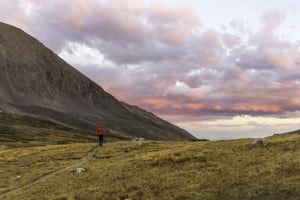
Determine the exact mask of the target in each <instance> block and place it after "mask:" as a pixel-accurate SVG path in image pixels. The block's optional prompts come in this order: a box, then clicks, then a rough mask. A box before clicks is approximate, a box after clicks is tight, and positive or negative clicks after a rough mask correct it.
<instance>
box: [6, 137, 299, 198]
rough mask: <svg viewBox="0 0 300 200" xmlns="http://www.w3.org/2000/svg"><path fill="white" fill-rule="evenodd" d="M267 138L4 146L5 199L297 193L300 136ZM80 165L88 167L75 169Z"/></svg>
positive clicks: (278, 195) (285, 195)
mask: <svg viewBox="0 0 300 200" xmlns="http://www.w3.org/2000/svg"><path fill="white" fill-rule="evenodd" d="M268 140H269V142H270V143H269V144H268V145H267V146H263V147H253V146H251V142H252V140H251V139H243V140H235V141H213V142H209V141H205V142H152V141H147V142H144V143H143V144H142V145H139V143H138V142H132V141H128V142H113V143H109V144H107V143H106V144H105V146H104V147H103V148H101V149H97V150H96V151H92V150H93V149H94V148H95V145H96V143H90V144H89V143H86V144H64V145H50V146H43V147H31V148H22V149H21V148H2V149H1V150H0V167H1V168H0V188H1V189H0V198H3V199H132V200H133V199H178V200H179V199H180V200H181V199H225V200H226V199H228V200H229V199H230V200H231V199H272V200H276V199H278V200H279V199H280V200H281V199H290V200H292V199H295V200H296V199H299V197H300V156H299V155H300V152H299V151H300V134H285V135H276V136H273V137H270V138H268ZM88 152H95V154H93V156H90V157H85V155H87V154H88ZM83 157H85V159H83V160H80V158H83ZM77 162H81V163H79V164H78V165H76V166H75V165H74V163H77ZM71 165H72V167H69V168H67V166H71ZM75 167H84V168H86V169H87V172H85V173H83V174H72V173H70V171H71V170H72V169H73V168H75ZM64 169H65V170H64ZM55 172H57V173H55ZM51 174H52V176H49V175H51ZM47 176H49V177H47ZM43 177H46V178H45V180H43ZM34 181H37V182H36V183H35V184H32V185H30V184H29V186H28V183H31V182H34ZM26 185H27V186H26ZM22 186H23V188H22ZM16 188H21V189H20V190H17V191H14V189H16ZM9 191H11V192H10V193H7V192H9ZM4 194H7V195H4Z"/></svg>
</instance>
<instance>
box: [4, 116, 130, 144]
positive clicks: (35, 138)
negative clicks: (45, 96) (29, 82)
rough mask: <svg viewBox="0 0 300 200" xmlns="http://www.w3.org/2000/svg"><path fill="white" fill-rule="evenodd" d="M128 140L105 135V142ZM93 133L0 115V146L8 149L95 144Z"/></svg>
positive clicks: (38, 120)
mask: <svg viewBox="0 0 300 200" xmlns="http://www.w3.org/2000/svg"><path fill="white" fill-rule="evenodd" d="M126 139H127V140H128V138H124V137H120V136H118V135H114V134H109V135H106V137H105V141H116V140H126ZM97 141H98V137H97V135H96V133H95V132H91V131H88V130H83V129H75V128H70V127H68V126H64V125H61V124H57V123H55V122H52V121H49V120H45V119H37V118H33V117H29V116H20V115H15V114H7V113H0V144H2V145H5V146H8V147H29V146H43V145H50V144H67V143H75V142H76V143H78V142H84V143H87V142H97Z"/></svg>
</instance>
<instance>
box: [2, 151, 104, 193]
mask: <svg viewBox="0 0 300 200" xmlns="http://www.w3.org/2000/svg"><path fill="white" fill-rule="evenodd" d="M98 150H99V146H97V147H94V148H93V150H92V151H90V152H88V153H87V155H86V156H84V157H83V158H81V159H80V161H78V162H77V163H74V164H72V165H69V166H67V167H64V168H62V169H59V170H57V171H54V172H52V173H50V174H47V175H45V176H43V177H41V178H39V179H37V180H35V181H32V182H29V183H27V184H26V185H23V186H21V187H19V188H16V189H13V190H9V191H7V192H4V193H2V194H0V199H2V198H3V197H5V196H7V195H10V194H13V193H15V192H19V191H21V190H23V189H25V188H28V187H31V186H32V185H35V184H37V183H40V182H42V181H45V180H46V179H48V178H51V177H53V176H55V175H57V174H59V173H61V172H63V171H65V170H69V169H72V168H74V167H76V166H78V165H81V164H83V163H85V162H87V161H88V160H90V159H91V158H92V157H93V156H94V155H95V154H96V153H97V151H98Z"/></svg>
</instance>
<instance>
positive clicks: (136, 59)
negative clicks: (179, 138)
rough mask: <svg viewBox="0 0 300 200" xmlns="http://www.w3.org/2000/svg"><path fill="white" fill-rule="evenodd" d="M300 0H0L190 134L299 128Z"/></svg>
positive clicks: (121, 91)
mask: <svg viewBox="0 0 300 200" xmlns="http://www.w3.org/2000/svg"><path fill="white" fill-rule="evenodd" d="M299 19H300V2H299V1H298V0H284V1H283V0H264V1H261V0H244V1H239V0H222V1H219V0H209V1H207V0H185V1H180V0H165V1H158V0H151V1H150V0H106V1H105V0H43V1H40V0H0V21H1V22H4V23H8V24H11V25H14V26H17V27H19V28H21V29H23V30H24V31H25V32H27V33H29V34H31V35H32V36H34V37H35V38H37V39H38V40H40V41H41V42H42V43H44V44H45V45H46V46H47V47H49V48H50V49H52V50H53V51H54V52H55V53H56V54H58V55H59V56H60V57H62V58H63V59H65V60H66V61H67V62H68V63H70V64H71V65H72V66H73V67H75V68H76V69H78V70H79V71H80V72H82V73H83V74H85V75H86V76H88V77H89V78H91V79H92V80H93V81H95V82H96V83H98V84H99V85H100V86H101V87H103V88H104V89H105V90H106V91H107V92H109V93H111V94H113V95H114V96H115V97H116V98H118V99H119V100H121V101H125V102H127V103H129V104H132V105H138V106H140V107H141V108H144V109H146V110H148V111H150V112H153V113H155V114H156V115H158V116H159V117H161V118H163V119H165V120H168V121H170V122H172V123H174V124H176V125H178V126H180V127H182V128H184V129H186V130H187V131H189V132H190V133H192V134H193V135H194V136H196V137H198V138H208V139H236V138H248V137H251V138H254V137H265V136H269V135H272V134H274V133H282V132H286V131H293V130H297V129H300V23H299Z"/></svg>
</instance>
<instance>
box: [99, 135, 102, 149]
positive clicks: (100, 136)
mask: <svg viewBox="0 0 300 200" xmlns="http://www.w3.org/2000/svg"><path fill="white" fill-rule="evenodd" d="M102 142H103V135H100V134H99V144H100V147H102Z"/></svg>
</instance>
